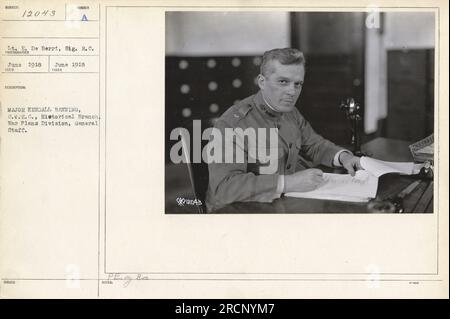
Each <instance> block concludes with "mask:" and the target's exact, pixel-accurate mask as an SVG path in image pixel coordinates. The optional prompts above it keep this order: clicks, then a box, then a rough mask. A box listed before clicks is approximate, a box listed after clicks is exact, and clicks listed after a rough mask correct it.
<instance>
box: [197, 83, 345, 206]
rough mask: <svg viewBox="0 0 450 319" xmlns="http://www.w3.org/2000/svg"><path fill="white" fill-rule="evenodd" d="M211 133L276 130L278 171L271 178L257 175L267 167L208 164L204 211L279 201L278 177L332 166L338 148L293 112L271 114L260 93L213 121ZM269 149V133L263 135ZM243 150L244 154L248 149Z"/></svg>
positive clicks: (297, 112)
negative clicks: (230, 205)
mask: <svg viewBox="0 0 450 319" xmlns="http://www.w3.org/2000/svg"><path fill="white" fill-rule="evenodd" d="M214 127H215V129H218V130H220V131H221V132H222V133H223V134H225V133H224V131H225V128H242V129H243V130H245V129H246V128H249V127H252V128H255V129H256V130H257V129H258V128H278V148H277V150H276V151H277V153H278V169H277V171H276V172H275V173H274V174H260V172H261V171H260V167H261V166H267V163H261V162H259V161H258V160H256V163H251V161H248V160H246V161H245V162H244V163H236V162H233V163H224V162H223V161H222V162H221V163H214V162H213V163H209V164H208V170H209V185H208V190H207V194H206V205H207V208H208V211H212V210H215V209H218V208H221V207H223V206H225V205H227V204H230V203H233V202H242V201H257V202H271V201H273V200H274V199H275V198H279V197H280V195H281V193H282V190H279V189H277V188H279V180H278V177H279V175H289V174H293V173H295V172H297V171H299V170H303V169H306V168H309V167H310V165H311V164H312V165H319V164H322V165H326V166H330V167H331V166H333V160H334V157H335V155H336V153H337V152H339V151H341V150H342V148H340V147H338V146H336V145H335V144H333V143H332V142H330V141H328V140H326V139H324V138H323V137H322V136H320V135H319V134H317V133H316V132H315V131H314V130H313V129H312V127H311V125H310V124H309V123H308V122H307V121H306V120H305V119H304V118H303V116H302V115H301V114H300V112H299V111H298V109H297V108H294V109H293V110H292V111H291V112H287V113H274V112H273V111H271V110H270V109H269V108H268V107H267V105H266V104H265V103H264V100H263V97H262V93H261V91H259V92H258V93H257V94H255V95H252V96H250V97H247V98H245V99H243V100H242V101H240V102H239V103H237V104H235V105H233V106H231V107H230V108H229V109H228V110H227V111H225V113H224V114H223V115H222V116H221V117H220V118H219V119H218V120H217V121H216V123H215V126H214ZM266 139H267V145H269V132H267V134H266ZM239 147H244V151H245V153H246V154H248V152H249V149H248V147H249V145H248V144H245V145H243V146H242V145H241V146H239Z"/></svg>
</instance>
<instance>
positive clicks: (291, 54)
mask: <svg viewBox="0 0 450 319" xmlns="http://www.w3.org/2000/svg"><path fill="white" fill-rule="evenodd" d="M272 60H277V61H278V62H280V63H281V64H284V65H290V64H300V65H303V66H305V63H306V61H305V57H304V56H303V53H302V52H301V51H300V50H297V49H293V48H283V49H273V50H269V51H266V52H264V55H263V58H262V63H261V66H260V72H261V74H263V75H268V74H270V72H269V71H270V70H269V69H270V65H269V62H270V61H272Z"/></svg>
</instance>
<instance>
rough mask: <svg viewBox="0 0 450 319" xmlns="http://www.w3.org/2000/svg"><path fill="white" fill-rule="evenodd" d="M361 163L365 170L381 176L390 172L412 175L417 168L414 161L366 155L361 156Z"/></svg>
mask: <svg viewBox="0 0 450 319" xmlns="http://www.w3.org/2000/svg"><path fill="white" fill-rule="evenodd" d="M360 163H361V166H362V167H363V168H364V169H365V170H367V171H369V172H370V173H372V174H373V175H375V176H376V177H380V176H381V175H384V174H388V173H400V174H404V175H411V174H413V173H414V168H415V167H414V163H413V162H386V161H380V160H377V159H374V158H370V157H366V156H363V157H361V161H360Z"/></svg>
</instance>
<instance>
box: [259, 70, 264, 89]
mask: <svg viewBox="0 0 450 319" xmlns="http://www.w3.org/2000/svg"><path fill="white" fill-rule="evenodd" d="M265 84H266V78H265V77H264V75H262V74H258V86H259V88H260V89H261V90H263V89H264V86H265Z"/></svg>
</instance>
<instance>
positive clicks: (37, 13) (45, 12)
mask: <svg viewBox="0 0 450 319" xmlns="http://www.w3.org/2000/svg"><path fill="white" fill-rule="evenodd" d="M55 14H56V10H42V11H39V10H37V11H33V10H25V11H24V12H23V14H22V17H23V18H31V17H54V16H55Z"/></svg>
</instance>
